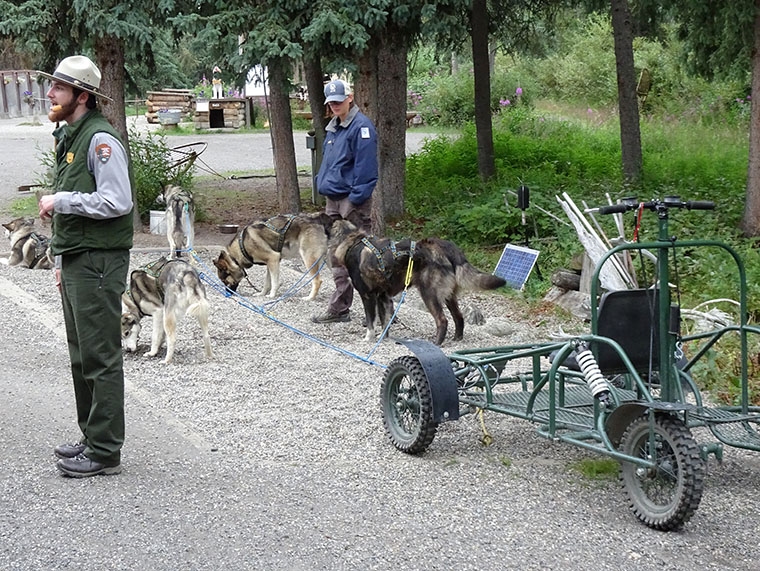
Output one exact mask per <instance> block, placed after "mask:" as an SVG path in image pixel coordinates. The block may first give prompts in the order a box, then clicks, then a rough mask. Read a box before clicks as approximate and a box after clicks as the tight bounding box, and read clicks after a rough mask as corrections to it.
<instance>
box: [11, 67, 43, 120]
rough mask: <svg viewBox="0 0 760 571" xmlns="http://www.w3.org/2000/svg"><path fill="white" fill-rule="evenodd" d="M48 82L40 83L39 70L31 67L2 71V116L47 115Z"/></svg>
mask: <svg viewBox="0 0 760 571" xmlns="http://www.w3.org/2000/svg"><path fill="white" fill-rule="evenodd" d="M48 84H49V82H48V81H43V82H42V83H38V82H37V72H35V71H34V70H31V69H20V70H19V69H17V70H9V71H0V118H2V119H8V118H12V117H31V116H33V115H40V114H41V115H47V112H48V109H49V107H50V102H49V101H48V98H47V97H46V96H45V94H46V93H47V90H48Z"/></svg>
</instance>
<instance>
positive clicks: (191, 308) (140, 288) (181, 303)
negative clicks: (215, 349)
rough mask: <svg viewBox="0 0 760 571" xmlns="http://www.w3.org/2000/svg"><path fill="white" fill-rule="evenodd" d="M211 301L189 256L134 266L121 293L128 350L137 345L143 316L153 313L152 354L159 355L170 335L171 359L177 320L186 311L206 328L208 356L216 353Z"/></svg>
mask: <svg viewBox="0 0 760 571" xmlns="http://www.w3.org/2000/svg"><path fill="white" fill-rule="evenodd" d="M208 312H209V304H208V300H207V299H206V289H205V288H204V287H203V283H202V282H201V280H200V277H199V276H198V272H197V271H196V270H195V268H193V267H192V266H191V265H190V264H189V263H187V262H186V261H185V260H178V259H174V260H167V259H166V258H165V257H161V258H159V259H158V260H156V261H155V262H152V263H150V264H148V265H146V266H143V267H142V268H138V269H136V270H133V271H132V273H131V274H130V277H129V287H128V288H127V290H126V291H125V292H124V294H122V296H121V337H122V339H123V341H124V348H125V349H126V350H127V351H135V350H136V349H137V338H138V336H139V335H140V329H141V325H140V320H141V319H142V318H143V317H145V316H147V315H152V316H153V335H152V339H151V344H150V352H149V353H148V356H150V357H155V356H156V355H157V354H158V350H159V349H160V348H161V345H162V344H163V342H164V338H165V339H166V358H165V359H164V363H171V362H172V359H173V357H174V347H175V344H176V340H177V323H178V322H179V320H180V319H181V318H182V317H184V316H185V315H192V316H193V317H195V318H196V319H198V323H199V324H200V326H201V331H202V332H203V344H204V349H205V354H206V358H208V359H210V358H212V357H213V354H212V351H211V338H210V337H209V333H208Z"/></svg>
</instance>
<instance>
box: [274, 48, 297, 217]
mask: <svg viewBox="0 0 760 571" xmlns="http://www.w3.org/2000/svg"><path fill="white" fill-rule="evenodd" d="M268 67H269V103H270V105H271V123H270V125H269V130H270V134H271V137H272V151H273V156H274V172H275V179H276V181H277V200H278V204H279V209H280V213H281V214H285V213H293V214H295V213H298V212H300V211H301V194H300V191H299V189H298V173H297V171H296V150H295V146H294V145H293V124H292V117H291V113H290V98H289V94H290V83H289V81H288V71H289V70H290V65H289V60H287V59H286V58H275V59H272V60H271V61H269V63H268Z"/></svg>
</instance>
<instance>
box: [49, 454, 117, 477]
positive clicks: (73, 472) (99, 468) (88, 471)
mask: <svg viewBox="0 0 760 571" xmlns="http://www.w3.org/2000/svg"><path fill="white" fill-rule="evenodd" d="M55 466H56V468H58V469H59V470H60V471H61V472H63V473H64V474H65V475H66V476H70V477H71V478H87V477H89V476H97V475H99V474H103V475H105V476H112V475H114V474H120V473H121V464H117V465H116V466H106V465H105V464H101V463H100V462H96V461H95V460H90V459H89V458H88V457H87V456H85V455H84V454H79V455H78V456H75V457H74V458H63V459H61V460H58V462H56V464H55Z"/></svg>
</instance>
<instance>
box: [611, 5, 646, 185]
mask: <svg viewBox="0 0 760 571" xmlns="http://www.w3.org/2000/svg"><path fill="white" fill-rule="evenodd" d="M612 30H613V35H614V38H615V64H616V67H617V84H618V108H619V114H620V145H621V151H622V162H623V178H624V180H625V182H626V183H630V184H635V183H637V182H638V181H639V180H640V179H641V166H642V161H641V131H640V128H639V104H638V101H637V99H636V71H635V69H634V66H633V25H632V23H631V12H630V10H629V9H628V0H612Z"/></svg>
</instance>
